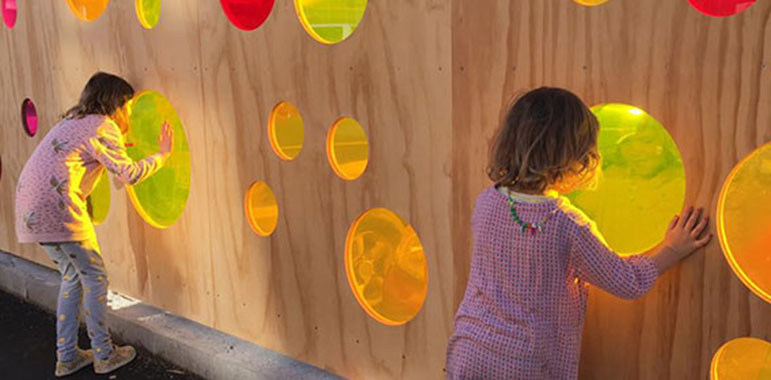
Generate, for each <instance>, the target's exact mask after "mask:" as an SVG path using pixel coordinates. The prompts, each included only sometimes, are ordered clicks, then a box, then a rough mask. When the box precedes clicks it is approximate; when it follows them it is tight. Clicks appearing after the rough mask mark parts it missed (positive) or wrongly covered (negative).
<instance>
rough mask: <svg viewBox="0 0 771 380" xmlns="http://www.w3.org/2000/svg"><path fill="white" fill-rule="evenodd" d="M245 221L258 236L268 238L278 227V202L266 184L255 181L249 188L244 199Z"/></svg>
mask: <svg viewBox="0 0 771 380" xmlns="http://www.w3.org/2000/svg"><path fill="white" fill-rule="evenodd" d="M244 211H245V212H246V220H247V221H248V222H249V226H250V227H251V228H252V231H254V233H256V234H257V235H259V236H263V237H266V236H270V235H271V234H273V232H274V231H275V230H276V226H278V202H277V201H276V195H275V194H274V193H273V190H271V188H270V186H268V184H267V183H265V182H262V181H257V182H255V183H253V184H252V186H250V187H249V190H248V191H247V192H246V197H245V198H244Z"/></svg>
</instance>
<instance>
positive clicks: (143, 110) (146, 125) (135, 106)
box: [126, 91, 190, 228]
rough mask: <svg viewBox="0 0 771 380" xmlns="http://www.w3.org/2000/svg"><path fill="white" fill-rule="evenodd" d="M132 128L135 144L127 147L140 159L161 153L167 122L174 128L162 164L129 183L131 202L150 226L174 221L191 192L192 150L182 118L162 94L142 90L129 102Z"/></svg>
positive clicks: (130, 135) (133, 155) (129, 139)
mask: <svg viewBox="0 0 771 380" xmlns="http://www.w3.org/2000/svg"><path fill="white" fill-rule="evenodd" d="M128 109H129V114H130V117H129V124H130V128H129V131H128V134H127V136H126V139H127V141H128V142H129V143H133V144H135V145H134V146H132V147H129V148H127V149H126V153H127V154H128V156H129V157H131V158H132V159H133V160H135V161H138V160H141V159H144V158H145V157H148V156H150V155H152V154H155V153H158V151H159V150H160V147H159V146H158V134H159V133H160V131H161V126H162V125H163V122H164V121H167V122H168V123H169V124H170V125H171V126H172V128H173V129H174V151H173V153H172V155H171V156H170V157H169V158H168V159H167V160H166V163H165V164H164V165H163V167H162V168H161V169H160V170H158V172H156V173H155V174H153V175H152V176H150V177H149V178H147V179H146V180H145V181H143V182H140V183H137V184H136V185H133V186H127V188H126V191H127V193H128V196H129V199H131V203H132V204H133V205H134V208H135V209H136V210H137V212H138V213H139V215H140V216H141V217H142V218H143V219H144V220H145V221H146V222H147V223H148V224H150V225H151V226H153V227H156V228H166V227H169V226H171V225H172V224H174V223H175V222H176V221H177V219H179V217H180V216H182V213H183V212H184V211H185V207H186V206H187V198H188V196H189V195H190V150H189V148H188V145H187V137H186V135H185V129H184V127H183V125H182V121H181V120H180V119H179V115H177V111H176V110H175V109H174V106H172V105H171V103H170V102H169V101H168V100H167V99H166V98H165V97H164V96H163V95H161V94H160V93H158V92H155V91H143V92H140V93H139V94H137V95H136V96H135V97H134V99H132V100H131V101H130V102H129V105H128Z"/></svg>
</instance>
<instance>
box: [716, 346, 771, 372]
mask: <svg viewBox="0 0 771 380" xmlns="http://www.w3.org/2000/svg"><path fill="white" fill-rule="evenodd" d="M709 372H710V379H711V380H748V379H758V380H761V379H771V343H769V342H766V341H765V340H762V339H757V338H737V339H734V340H731V341H729V342H728V343H726V344H724V345H723V346H721V347H720V348H719V349H718V350H717V351H716V352H715V355H714V356H713V357H712V365H711V366H710V371H709Z"/></svg>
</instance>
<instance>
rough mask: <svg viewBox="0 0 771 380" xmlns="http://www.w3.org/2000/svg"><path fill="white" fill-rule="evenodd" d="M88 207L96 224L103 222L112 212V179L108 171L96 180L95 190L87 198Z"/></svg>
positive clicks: (89, 213)
mask: <svg viewBox="0 0 771 380" xmlns="http://www.w3.org/2000/svg"><path fill="white" fill-rule="evenodd" d="M86 208H87V209H88V215H90V216H91V222H92V223H94V225H95V226H97V225H100V224H102V222H104V221H105V219H107V214H109V213H110V179H109V178H108V177H107V171H106V170H105V171H104V173H102V175H101V176H100V177H99V179H97V180H96V184H95V185H94V190H93V191H92V192H91V194H90V195H89V196H88V197H87V198H86Z"/></svg>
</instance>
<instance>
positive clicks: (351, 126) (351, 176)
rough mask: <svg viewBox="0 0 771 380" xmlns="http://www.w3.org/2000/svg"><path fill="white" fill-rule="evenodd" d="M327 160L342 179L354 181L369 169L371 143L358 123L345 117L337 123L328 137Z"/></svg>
mask: <svg viewBox="0 0 771 380" xmlns="http://www.w3.org/2000/svg"><path fill="white" fill-rule="evenodd" d="M327 158H328V159H329V164H330V165H331V166H332V170H334V171H335V173H337V175H338V176H340V178H342V179H344V180H348V181H353V180H355V179H356V178H359V177H360V176H361V175H362V174H363V173H364V171H365V170H366V169H367V164H368V163H369V141H368V140H367V134H366V133H365V132H364V129H363V128H362V127H361V124H359V122H358V121H356V120H354V119H352V118H350V117H344V118H341V119H339V120H337V121H336V122H335V124H333V125H332V128H331V129H330V130H329V134H328V135H327Z"/></svg>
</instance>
